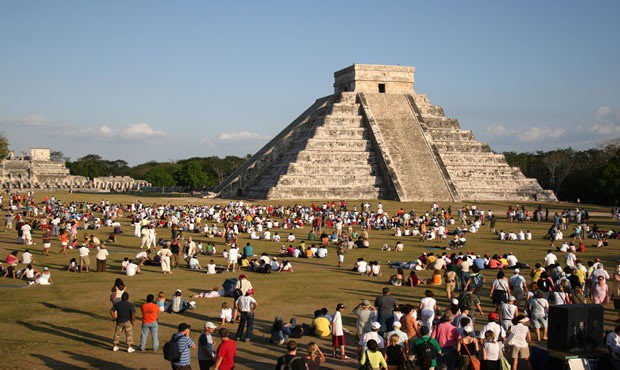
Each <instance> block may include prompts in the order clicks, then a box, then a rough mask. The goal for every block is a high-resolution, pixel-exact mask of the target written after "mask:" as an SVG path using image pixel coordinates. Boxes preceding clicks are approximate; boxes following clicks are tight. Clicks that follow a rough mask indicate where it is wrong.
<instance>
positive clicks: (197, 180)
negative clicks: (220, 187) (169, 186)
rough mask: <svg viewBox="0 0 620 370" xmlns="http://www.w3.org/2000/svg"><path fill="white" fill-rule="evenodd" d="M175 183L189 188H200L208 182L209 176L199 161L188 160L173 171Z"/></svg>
mask: <svg viewBox="0 0 620 370" xmlns="http://www.w3.org/2000/svg"><path fill="white" fill-rule="evenodd" d="M175 178H176V180H177V183H178V184H179V185H181V186H185V187H186V188H188V189H190V190H202V189H204V188H205V187H206V186H207V184H208V183H209V176H208V175H207V174H206V173H205V172H204V171H203V169H202V166H201V164H200V162H198V161H195V160H193V161H190V162H187V163H185V164H184V165H183V167H181V169H180V170H179V171H178V172H176V173H175Z"/></svg>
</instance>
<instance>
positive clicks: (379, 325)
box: [0, 194, 620, 369]
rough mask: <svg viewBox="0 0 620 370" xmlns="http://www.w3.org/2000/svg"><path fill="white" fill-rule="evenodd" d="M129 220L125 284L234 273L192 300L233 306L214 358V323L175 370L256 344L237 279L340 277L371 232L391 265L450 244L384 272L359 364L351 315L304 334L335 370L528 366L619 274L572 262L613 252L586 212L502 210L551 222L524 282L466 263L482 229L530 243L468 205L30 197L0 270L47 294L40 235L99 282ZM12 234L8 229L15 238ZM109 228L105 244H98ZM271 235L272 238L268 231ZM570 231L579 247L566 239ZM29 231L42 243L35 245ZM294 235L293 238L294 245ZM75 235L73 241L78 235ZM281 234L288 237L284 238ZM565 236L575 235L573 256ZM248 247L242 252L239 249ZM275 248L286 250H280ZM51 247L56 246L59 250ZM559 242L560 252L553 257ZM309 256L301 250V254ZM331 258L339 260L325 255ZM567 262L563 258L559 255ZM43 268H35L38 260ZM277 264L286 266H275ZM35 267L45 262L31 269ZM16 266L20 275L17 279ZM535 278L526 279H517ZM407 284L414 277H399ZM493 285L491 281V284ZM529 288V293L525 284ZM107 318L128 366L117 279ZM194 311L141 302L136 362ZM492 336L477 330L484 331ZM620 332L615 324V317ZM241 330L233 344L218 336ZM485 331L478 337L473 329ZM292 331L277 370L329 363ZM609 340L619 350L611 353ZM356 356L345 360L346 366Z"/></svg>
mask: <svg viewBox="0 0 620 370" xmlns="http://www.w3.org/2000/svg"><path fill="white" fill-rule="evenodd" d="M123 217H129V218H130V219H131V226H132V229H133V235H134V236H135V237H136V238H137V240H138V241H137V243H136V248H140V250H139V251H138V252H137V253H136V254H135V255H132V256H129V257H126V258H124V260H123V262H122V263H121V266H120V268H121V271H123V272H124V273H125V274H126V276H127V277H128V278H131V277H133V276H136V275H139V274H140V273H141V267H143V266H145V265H147V266H160V268H161V271H162V272H163V273H164V274H172V273H173V271H174V269H175V268H179V266H180V265H185V267H187V269H189V270H201V271H204V272H206V273H208V274H216V273H226V272H235V273H238V272H242V273H240V275H239V279H238V280H237V285H236V286H235V287H234V289H233V291H232V292H228V291H226V290H224V289H218V288H217V287H215V288H214V289H213V290H211V291H209V292H206V293H199V294H196V295H195V296H193V297H190V298H203V297H204V298H212V297H222V296H227V295H231V296H232V297H233V300H234V301H233V304H232V305H229V304H228V303H224V304H223V305H222V309H221V313H220V319H221V323H220V326H221V327H222V328H220V330H219V331H218V335H219V338H220V345H219V348H218V349H216V345H215V344H216V340H215V339H214V338H213V335H212V334H214V332H215V329H216V328H217V325H215V324H214V323H213V322H211V321H208V322H206V323H205V327H204V332H203V333H202V334H201V336H200V338H199V339H198V346H196V345H195V343H194V342H193V340H192V339H191V338H190V327H189V325H187V324H186V323H181V324H179V325H178V332H177V333H176V334H175V335H174V336H173V337H172V338H171V339H170V341H169V343H173V346H176V348H177V349H178V350H177V351H169V352H178V353H176V354H174V355H175V356H176V355H179V357H178V358H177V357H174V359H173V360H170V361H171V362H172V364H173V367H175V368H185V367H186V366H190V364H191V356H190V351H191V350H193V349H195V348H198V360H199V363H200V367H201V368H211V367H213V366H215V368H217V369H229V368H232V366H233V365H234V356H235V348H236V343H237V342H239V341H252V339H253V329H254V314H255V310H256V309H257V307H258V306H259V304H258V302H257V300H256V298H255V297H254V294H255V289H254V287H253V286H252V284H251V282H250V281H249V279H248V278H247V276H246V275H245V272H246V271H247V272H256V273H271V272H293V271H294V270H293V265H292V263H291V261H294V259H296V258H319V259H320V258H328V256H331V255H332V254H333V255H335V256H336V257H335V258H336V259H337V263H338V264H337V266H338V267H341V266H342V265H343V263H344V256H345V254H347V253H348V251H350V250H352V249H362V250H363V249H364V248H369V247H371V246H370V243H369V237H370V234H371V233H374V232H376V231H377V230H384V231H387V232H389V233H391V234H392V235H394V236H396V237H397V238H399V240H398V241H397V242H396V244H395V246H394V247H390V246H388V245H387V244H386V245H385V246H384V247H383V250H384V251H385V253H395V255H399V254H400V253H403V252H404V251H405V247H404V243H403V240H405V241H406V240H407V238H413V240H416V238H417V240H419V241H421V242H427V241H434V242H438V243H443V242H445V243H446V244H447V247H443V248H442V249H444V251H441V252H437V253H435V252H425V253H422V254H421V255H419V256H418V258H416V259H415V260H412V261H408V262H389V263H388V264H387V266H386V265H384V267H391V268H394V269H395V270H396V273H394V274H389V279H387V282H386V285H388V286H386V287H385V288H384V289H383V291H382V294H381V295H379V296H378V297H377V298H376V299H375V301H374V304H371V303H370V301H368V300H367V299H363V300H362V301H361V303H360V304H359V305H357V306H356V307H355V308H354V309H353V311H352V315H353V316H354V317H355V320H356V328H355V331H354V334H355V337H356V343H355V345H354V348H355V349H354V350H353V352H351V349H350V348H349V349H347V343H346V339H345V338H346V337H345V334H347V332H348V330H347V329H346V328H345V327H344V325H343V315H346V314H348V313H347V312H346V311H345V304H344V303H339V304H338V305H337V306H336V308H335V311H334V312H333V313H329V310H327V309H322V310H317V311H316V312H315V314H314V316H315V317H314V319H313V321H312V323H311V324H310V325H308V328H307V329H308V330H307V332H308V333H310V334H311V335H315V336H317V337H319V338H320V337H326V336H331V338H332V356H333V357H336V358H338V359H340V360H345V361H346V360H349V359H350V357H356V358H357V359H358V361H359V363H360V365H366V364H368V366H370V367H371V368H390V369H396V368H403V366H409V365H415V366H418V367H420V368H424V369H426V368H432V367H434V366H437V365H442V366H443V365H445V366H446V367H447V368H448V369H456V368H459V369H469V368H470V364H471V363H472V362H476V361H480V362H481V365H482V368H484V369H496V368H499V367H498V366H500V365H499V364H500V362H501V361H507V362H509V363H510V364H511V365H510V366H511V367H512V368H513V369H516V368H517V366H518V361H519V360H523V362H525V363H526V364H527V363H528V361H529V357H530V354H529V343H530V342H531V341H532V337H531V335H530V330H531V331H532V332H533V333H535V334H536V337H535V339H536V340H537V341H544V340H546V339H547V338H548V313H549V309H550V307H551V306H553V305H558V304H571V303H596V304H609V303H610V302H612V301H613V302H614V304H615V307H616V309H618V310H620V290H619V289H620V288H619V286H618V284H617V283H616V282H617V281H618V280H620V268H619V267H618V266H620V264H618V266H617V267H616V269H615V271H614V272H613V273H612V274H609V273H608V272H607V271H606V270H605V268H604V266H603V264H602V263H601V261H600V260H597V259H593V260H590V261H582V260H581V259H580V258H578V254H579V253H581V252H583V251H584V249H583V244H584V240H586V239H587V238H592V239H595V240H596V241H597V242H596V244H597V246H599V245H598V244H601V245H600V247H605V246H606V245H605V244H604V242H603V241H605V242H606V243H607V245H608V239H609V238H614V237H616V236H617V233H616V232H615V231H613V230H602V229H601V228H599V227H598V226H597V225H596V224H593V225H591V224H590V223H589V214H588V212H587V211H586V210H585V209H576V210H574V211H571V210H564V211H562V212H558V213H555V214H554V215H552V216H551V217H550V215H549V210H548V209H544V210H543V209H542V207H538V208H537V209H534V210H532V211H530V210H528V209H526V208H525V207H524V206H517V207H515V208H513V207H510V208H509V209H508V210H507V213H506V217H507V221H509V222H514V223H522V224H526V223H532V222H551V226H550V228H549V230H548V233H547V235H546V236H545V237H547V238H548V239H550V242H551V244H550V247H549V250H548V252H547V254H546V255H544V256H541V258H540V261H539V262H538V263H536V264H535V265H534V266H532V268H531V269H530V266H529V265H527V264H524V263H522V262H520V261H519V260H518V258H517V256H516V255H515V254H513V253H511V252H508V253H503V254H499V253H496V254H483V255H480V254H476V253H473V252H469V251H465V250H464V247H466V245H467V238H466V237H467V234H468V233H477V232H480V231H481V228H482V226H483V225H487V224H488V225H489V230H490V232H492V233H494V234H495V235H496V237H497V239H499V240H505V241H528V240H532V238H533V236H532V233H531V232H530V231H529V230H527V229H526V232H523V231H522V230H521V231H519V232H518V233H514V232H512V231H509V232H508V233H505V232H504V231H503V230H502V229H500V230H496V228H495V227H496V222H497V216H496V215H495V214H494V213H493V212H492V211H491V210H487V211H485V210H482V209H479V208H478V207H476V206H475V205H471V206H464V207H462V208H459V209H456V210H455V211H454V210H453V209H452V206H449V207H447V208H440V207H439V205H438V204H437V203H435V204H434V205H433V206H432V208H431V209H429V210H428V211H424V212H420V213H417V212H415V211H413V210H411V211H405V210H404V209H402V208H401V209H400V210H398V211H397V212H395V213H394V214H393V215H390V214H389V213H388V212H387V211H385V210H384V209H383V206H382V204H381V203H378V205H377V207H376V208H373V207H372V205H371V204H370V203H367V202H364V203H362V204H360V205H359V206H357V205H356V206H353V207H351V206H349V205H347V204H346V202H344V201H341V202H332V203H324V204H321V205H315V204H312V205H310V206H307V205H299V204H298V205H294V206H288V207H286V206H276V207H274V206H261V205H247V204H244V203H243V202H241V201H239V202H230V203H228V204H227V205H225V206H219V205H183V206H175V205H169V204H168V205H161V204H160V205H145V204H143V203H141V202H140V201H137V202H134V203H130V204H113V203H110V202H107V201H101V202H99V203H88V202H69V203H64V202H62V201H60V200H58V199H55V198H54V197H50V198H47V197H46V199H45V200H44V201H43V202H41V203H36V202H35V201H34V194H29V195H27V196H23V197H22V196H19V195H12V196H10V197H9V201H8V209H7V212H6V220H5V225H6V226H5V231H10V230H16V231H17V239H16V242H17V243H18V244H21V245H23V246H24V247H25V249H24V250H23V251H22V252H21V256H20V255H19V254H20V251H18V250H15V251H13V252H11V253H10V254H9V256H8V257H7V259H6V263H7V267H6V268H4V267H3V266H1V265H0V273H1V274H2V276H3V277H11V278H16V279H22V280H25V281H27V282H28V284H33V285H34V284H40V285H47V284H52V283H54V281H53V280H52V278H51V273H50V271H49V268H47V267H44V268H43V269H41V271H39V270H37V269H36V268H35V267H34V266H35V261H34V258H33V256H32V253H31V252H30V250H29V248H33V246H35V245H36V239H37V237H38V233H39V232H38V231H39V230H40V231H41V244H42V247H43V249H42V256H46V255H48V254H49V253H50V249H51V246H52V244H55V245H56V244H57V243H58V247H59V248H58V250H59V253H63V254H65V255H67V256H69V254H70V253H73V252H72V250H75V251H76V252H77V254H76V255H75V257H72V258H71V260H70V261H69V263H68V267H67V269H68V270H69V271H75V272H78V273H88V272H90V271H91V268H90V264H91V263H90V262H91V261H90V255H91V254H94V256H95V259H96V271H97V272H106V270H107V268H108V263H107V259H108V256H109V252H108V250H107V247H106V244H109V243H114V242H115V240H116V236H117V235H119V234H121V233H123V229H122V223H121V219H122V218H123ZM13 223H15V225H13ZM303 227H307V228H308V229H309V231H308V233H307V237H306V238H303V240H297V237H296V236H295V234H299V231H301V230H300V229H302V228H303ZM101 228H109V229H110V234H109V235H108V239H107V240H105V241H102V240H100V239H99V238H97V237H96V236H95V235H94V232H93V231H89V230H101ZM276 230H277V231H276ZM571 230H574V232H573V233H570V231H571ZM33 231H36V233H35V234H34V235H33ZM293 231H297V232H293ZM80 233H82V234H83V238H82V240H81V241H80V239H79V237H78V235H79V234H80ZM280 234H283V235H287V234H288V235H287V236H285V237H282V236H281V235H280ZM564 234H570V235H569V237H572V238H573V239H572V241H571V242H568V241H566V240H564V239H565V237H564ZM194 235H201V236H204V237H205V238H207V241H209V240H210V239H212V238H222V239H223V240H224V241H225V243H224V246H225V247H224V248H222V251H221V252H219V253H218V251H217V248H216V243H212V242H207V243H206V246H203V243H202V242H196V241H195V240H194ZM244 238H247V239H249V240H250V241H249V242H247V243H246V245H245V246H244V247H240V246H239V243H240V240H241V239H244ZM283 238H284V239H285V241H286V244H281V242H283V241H284V240H283ZM56 240H57V241H58V242H56ZM252 240H267V241H271V242H273V243H274V245H275V246H276V247H274V253H273V254H274V255H273V256H271V255H269V254H268V253H262V254H261V255H260V256H258V255H256V254H255V253H254V247H253V246H252ZM556 242H558V246H557V247H555V244H554V243H556ZM306 243H307V244H306ZM330 249H334V250H335V252H334V253H330ZM220 253H221V256H222V257H223V258H224V259H225V261H226V263H225V264H224V265H220V266H219V267H218V266H217V265H216V264H215V262H214V260H213V259H211V260H210V261H209V263H206V264H205V265H204V266H203V265H202V264H201V263H200V260H199V257H201V256H211V257H212V256H220ZM560 253H561V254H563V255H560V257H558V254H560ZM42 258H43V257H42ZM278 258H280V259H281V260H278ZM37 262H39V261H37ZM20 265H23V267H21V266H20ZM352 268H353V270H354V271H355V272H357V273H359V274H361V275H364V276H370V277H381V276H383V275H384V271H382V266H381V263H379V262H378V261H374V260H373V261H368V262H367V261H365V260H364V258H363V257H359V258H357V261H356V262H355V264H354V266H353V267H352ZM528 269H529V270H530V272H529V273H528V274H522V273H521V271H522V270H528ZM405 270H407V271H408V274H406V273H405ZM424 270H430V271H431V272H432V275H431V277H430V278H429V279H428V280H425V279H421V278H419V277H418V275H417V274H418V273H419V272H420V271H424ZM489 272H490V273H489ZM528 280H529V281H528ZM389 286H409V287H412V288H414V287H420V286H426V288H425V293H424V297H423V298H422V299H420V301H419V304H416V305H411V304H404V305H400V304H399V303H398V302H397V301H396V299H394V298H393V297H392V295H391V290H390V287H389ZM437 287H440V288H444V289H445V295H446V298H447V301H448V302H449V304H448V305H446V306H444V307H441V305H440V304H439V302H438V297H436V295H437V294H439V293H438V291H441V289H439V290H438V289H437ZM487 292H488V301H489V305H490V306H491V307H492V308H491V310H490V312H488V314H487V315H485V312H484V310H483V308H482V307H483V305H482V303H481V300H486V299H487V297H485V296H483V295H484V294H487ZM110 300H111V302H112V304H113V307H112V309H111V310H110V314H111V316H112V318H113V319H114V320H115V322H116V327H115V333H114V339H113V346H112V349H113V350H114V351H117V350H119V349H120V346H119V345H120V340H121V334H123V333H124V334H125V339H126V344H127V351H128V352H133V351H135V349H134V348H133V347H132V344H133V343H132V342H133V322H134V320H135V311H136V310H135V308H134V306H133V304H132V303H131V301H130V300H129V292H128V291H127V288H126V286H125V283H124V282H123V281H122V280H121V279H117V281H116V282H115V284H114V287H113V289H112V291H111V296H110ZM195 308H196V301H189V300H187V299H185V298H184V297H183V295H182V291H181V289H179V290H177V291H175V293H174V294H173V295H172V297H171V298H170V299H169V300H167V299H166V297H165V294H164V293H163V292H159V293H158V294H157V296H155V295H154V294H149V295H148V296H147V297H146V303H145V304H143V305H142V306H141V307H140V310H141V313H142V335H141V345H140V349H141V350H145V346H146V342H147V338H148V337H149V336H150V337H151V338H152V342H153V350H156V351H157V350H159V348H160V346H159V339H158V330H157V320H158V315H159V313H160V312H168V313H174V314H183V313H184V312H185V311H187V310H192V309H195ZM485 321H486V323H485V324H484V326H482V325H481V324H482V323H483V322H485ZM619 322H620V316H619ZM233 323H238V327H237V330H236V332H232V330H231V329H232V327H231V328H230V329H229V328H227V327H226V326H229V327H230V326H231V325H232V324H233ZM481 326H482V328H481V329H480V330H478V331H476V330H475V328H476V327H481ZM297 327H298V325H297V323H296V321H295V320H294V319H293V320H291V321H290V322H286V323H285V322H284V321H283V320H282V319H281V318H279V317H277V318H276V320H275V321H274V325H273V329H272V342H273V343H277V344H284V343H286V348H287V353H286V354H285V355H284V356H282V357H280V358H279V359H278V363H277V365H276V366H277V368H282V369H283V368H299V369H306V368H308V369H318V368H319V367H320V366H321V363H323V362H325V355H324V353H323V352H322V350H321V349H320V348H319V345H318V344H317V343H316V342H311V343H310V344H308V346H307V355H305V356H298V355H297V352H298V343H297V342H296V341H295V340H289V337H292V334H293V333H294V331H295V330H296V329H297ZM611 339H614V338H612V337H610V341H609V343H608V345H609V349H610V351H611V352H612V353H613V354H614V355H617V354H619V353H620V341H617V342H618V343H617V344H615V343H616V342H613V341H612V340H611ZM614 340H615V339H614ZM352 353H353V354H354V356H350V355H351V354H352Z"/></svg>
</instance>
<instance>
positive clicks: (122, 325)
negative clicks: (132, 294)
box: [110, 292, 136, 353]
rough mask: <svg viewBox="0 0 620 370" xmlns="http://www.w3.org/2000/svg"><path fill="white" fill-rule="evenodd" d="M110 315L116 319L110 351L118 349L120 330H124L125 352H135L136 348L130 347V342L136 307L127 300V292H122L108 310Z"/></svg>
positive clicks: (131, 340)
mask: <svg viewBox="0 0 620 370" xmlns="http://www.w3.org/2000/svg"><path fill="white" fill-rule="evenodd" d="M110 315H111V316H112V318H113V319H114V320H115V321H116V328H115V329H114V342H113V343H114V346H113V347H112V351H115V352H116V351H118V350H119V348H118V344H119V342H120V339H121V332H123V331H124V332H125V337H126V339H127V352H129V353H131V352H135V351H136V350H135V349H133V347H131V344H132V342H133V321H134V319H135V316H136V309H135V307H134V306H133V304H132V303H131V302H129V293H127V292H124V293H123V295H122V296H121V300H120V302H117V303H115V304H114V306H113V307H112V309H111V310H110Z"/></svg>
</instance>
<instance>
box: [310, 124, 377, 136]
mask: <svg viewBox="0 0 620 370" xmlns="http://www.w3.org/2000/svg"><path fill="white" fill-rule="evenodd" d="M366 136H367V133H366V129H365V128H363V127H343V126H340V127H333V126H320V127H317V128H316V131H315V133H314V137H315V138H325V137H327V138H333V137H337V138H339V139H340V138H344V139H349V138H359V139H365V138H366Z"/></svg>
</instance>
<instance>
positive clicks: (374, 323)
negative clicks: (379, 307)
mask: <svg viewBox="0 0 620 370" xmlns="http://www.w3.org/2000/svg"><path fill="white" fill-rule="evenodd" d="M371 327H372V329H373V330H379V329H381V324H379V323H378V322H376V321H375V322H373V323H372V325H371Z"/></svg>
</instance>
